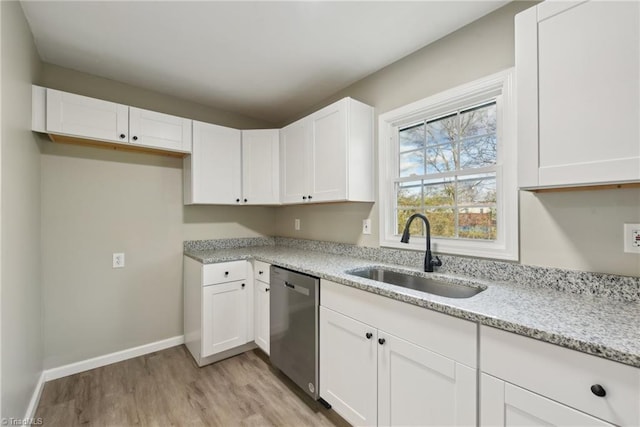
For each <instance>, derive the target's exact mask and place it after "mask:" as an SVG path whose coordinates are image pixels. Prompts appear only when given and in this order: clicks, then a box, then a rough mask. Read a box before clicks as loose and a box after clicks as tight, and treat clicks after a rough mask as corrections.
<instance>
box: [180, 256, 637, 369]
mask: <svg viewBox="0 0 640 427" xmlns="http://www.w3.org/2000/svg"><path fill="white" fill-rule="evenodd" d="M184 253H185V255H186V256H189V257H191V258H193V259H195V260H197V261H200V262H202V263H203V264H212V263H217V262H225V261H233V260H240V259H256V260H259V261H264V262H267V263H270V264H273V265H278V266H281V267H285V268H289V269H292V270H297V271H300V272H303V273H307V274H310V275H313V276H317V277H320V278H322V279H328V280H331V281H334V282H337V283H340V284H343V285H346V286H351V287H355V288H358V289H362V290H365V291H368V292H373V293H376V294H379V295H383V296H386V297H389V298H393V299H396V300H400V301H404V302H407V303H409V304H414V305H418V306H421V307H425V308H428V309H431V310H435V311H439V312H442V313H446V314H449V315H452V316H456V317H459V318H462V319H467V320H471V321H474V322H479V323H480V324H482V325H487V326H493V327H496V328H499V329H503V330H505V331H510V332H515V333H518V334H520V335H525V336H528V337H532V338H536V339H539V340H542V341H546V342H549V343H552V344H557V345H560V346H563V347H566V348H570V349H574V350H578V351H581V352H584V353H589V354H593V355H596V356H600V357H604V358H606V359H609V360H614V361H617V362H621V363H624V364H627V365H631V366H635V367H639V368H640V303H638V302H633V301H617V300H614V299H608V298H603V297H594V296H590V295H577V294H572V293H568V292H562V291H558V290H554V289H549V288H544V287H535V286H530V285H526V286H523V285H519V284H517V283H508V282H500V281H496V282H489V281H486V280H476V279H472V280H473V281H474V282H476V283H479V284H480V285H482V286H486V287H487V289H486V290H485V291H483V292H480V293H479V294H477V295H475V296H473V297H471V298H466V299H453V298H446V297H440V296H436V295H432V294H427V293H424V292H420V291H415V290H411V289H405V288H402V287H398V286H394V285H390V284H386V283H381V282H377V281H373V280H368V279H364V278H360V277H357V276H353V275H350V274H347V273H345V271H347V270H352V269H356V268H363V267H368V266H385V267H389V268H391V269H394V268H395V269H398V268H400V269H402V270H405V271H406V270H411V271H412V272H416V274H423V275H429V277H433V278H441V279H444V280H450V281H459V280H460V279H463V280H464V279H465V278H464V277H462V276H452V275H447V274H440V273H422V272H420V271H419V270H418V269H415V268H409V267H404V266H401V267H399V266H396V265H392V264H383V263H377V262H374V261H371V260H367V259H362V258H354V257H349V256H343V255H332V254H327V253H323V252H316V251H305V250H300V249H297V248H291V247H286V246H254V247H243V248H236V249H214V250H196V249H185V252H184ZM466 279H469V278H466Z"/></svg>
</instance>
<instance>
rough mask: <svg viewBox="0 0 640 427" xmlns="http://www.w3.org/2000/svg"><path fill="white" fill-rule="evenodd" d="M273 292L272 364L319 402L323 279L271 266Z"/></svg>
mask: <svg viewBox="0 0 640 427" xmlns="http://www.w3.org/2000/svg"><path fill="white" fill-rule="evenodd" d="M270 292H271V296H270V301H271V302H270V307H269V308H270V313H271V314H270V328H271V332H270V338H271V354H270V358H271V363H272V364H273V365H274V366H275V367H277V368H278V369H280V370H281V371H282V372H283V373H284V374H285V375H286V376H288V377H289V378H290V379H291V380H293V382H294V383H296V384H297V385H298V386H299V387H300V388H302V390H304V391H305V392H306V393H307V394H308V395H309V396H311V397H312V398H313V399H315V400H318V398H319V394H318V393H319V387H318V379H319V376H318V354H319V351H318V348H319V347H318V344H319V343H318V339H319V338H318V305H319V303H320V279H318V278H317V277H312V276H307V275H306V274H301V273H297V272H294V271H290V270H286V269H284V268H280V267H275V266H271V290H270Z"/></svg>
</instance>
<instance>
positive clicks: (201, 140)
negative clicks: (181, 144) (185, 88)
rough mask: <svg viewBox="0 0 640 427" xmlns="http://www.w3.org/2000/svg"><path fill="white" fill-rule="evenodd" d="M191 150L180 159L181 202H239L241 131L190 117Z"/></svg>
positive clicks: (240, 187)
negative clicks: (191, 124)
mask: <svg viewBox="0 0 640 427" xmlns="http://www.w3.org/2000/svg"><path fill="white" fill-rule="evenodd" d="M191 150H192V151H191V155H190V156H187V157H185V158H184V161H183V162H184V168H183V169H184V179H183V183H184V203H185V204H196V203H197V204H223V205H224V204H227V205H230V204H240V203H241V202H242V199H241V197H242V194H241V193H242V186H241V185H242V183H241V179H242V175H241V173H242V172H241V171H242V169H241V168H242V166H241V132H240V131H239V130H237V129H232V128H227V127H224V126H218V125H212V124H209V123H202V122H197V121H194V122H193V146H192V148H191Z"/></svg>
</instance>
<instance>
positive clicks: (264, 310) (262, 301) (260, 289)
mask: <svg viewBox="0 0 640 427" xmlns="http://www.w3.org/2000/svg"><path fill="white" fill-rule="evenodd" d="M254 289H255V290H254V297H253V301H254V304H255V315H254V316H255V317H254V327H253V330H254V334H255V342H256V344H257V345H258V347H260V348H261V349H262V351H264V352H265V353H267V354H269V334H270V332H271V331H270V328H269V284H268V283H264V282H262V281H260V280H256V281H255V288H254Z"/></svg>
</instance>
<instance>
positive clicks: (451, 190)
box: [424, 178, 455, 206]
mask: <svg viewBox="0 0 640 427" xmlns="http://www.w3.org/2000/svg"><path fill="white" fill-rule="evenodd" d="M454 195H455V182H454V181H453V180H452V179H451V178H446V179H443V180H438V181H425V185H424V204H425V206H453V203H454Z"/></svg>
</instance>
